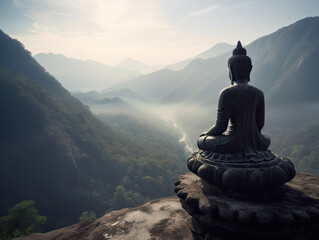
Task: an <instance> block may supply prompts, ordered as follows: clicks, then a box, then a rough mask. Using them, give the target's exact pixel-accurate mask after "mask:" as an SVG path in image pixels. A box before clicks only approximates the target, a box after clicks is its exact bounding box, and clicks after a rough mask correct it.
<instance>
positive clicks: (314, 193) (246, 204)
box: [175, 173, 319, 240]
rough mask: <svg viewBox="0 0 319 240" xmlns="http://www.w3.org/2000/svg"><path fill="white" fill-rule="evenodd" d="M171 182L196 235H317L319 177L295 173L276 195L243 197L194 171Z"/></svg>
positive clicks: (260, 237) (285, 236)
mask: <svg viewBox="0 0 319 240" xmlns="http://www.w3.org/2000/svg"><path fill="white" fill-rule="evenodd" d="M175 185H176V188H175V191H176V193H177V196H178V197H180V199H181V203H182V206H183V208H184V209H185V210H186V211H187V212H188V213H189V215H191V216H192V227H191V228H192V232H193V234H194V239H219V240H226V239H227V240H228V239H278V240H279V239H280V240H282V239H319V177H315V176H312V175H308V174H304V173H299V174H297V175H296V177H295V178H294V179H293V180H292V181H291V182H289V183H286V184H285V185H284V186H282V187H281V189H280V190H281V194H280V195H279V196H278V197H277V198H275V199H274V198H265V197H259V198H257V197H256V196H254V198H252V199H248V198H243V196H245V194H243V193H241V194H236V192H233V191H231V190H229V189H225V188H220V187H218V186H216V185H211V184H209V183H208V182H205V181H204V180H202V179H201V178H199V177H198V176H196V175H195V174H193V173H186V174H183V175H181V176H179V177H178V179H177V181H176V183H175ZM247 195H248V196H249V194H247Z"/></svg>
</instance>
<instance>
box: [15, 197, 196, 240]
mask: <svg viewBox="0 0 319 240" xmlns="http://www.w3.org/2000/svg"><path fill="white" fill-rule="evenodd" d="M190 223H191V217H190V216H189V215H188V214H187V213H186V211H185V210H184V209H183V208H182V207H181V204H180V201H179V199H178V198H177V197H166V198H160V199H156V200H153V201H150V202H148V203H146V204H144V205H142V206H139V207H136V208H124V209H121V210H119V211H113V212H110V213H107V214H105V215H104V216H103V217H101V218H99V219H97V220H95V221H94V222H89V223H78V224H74V225H72V226H69V227H65V228H61V229H57V230H54V231H51V232H47V233H34V234H31V235H28V236H25V237H23V238H16V240H17V239H21V240H22V239H23V240H48V239H54V240H64V239H68V240H81V239H85V240H97V239H112V240H117V239H118V240H129V239H138V240H147V239H192V234H191V231H190Z"/></svg>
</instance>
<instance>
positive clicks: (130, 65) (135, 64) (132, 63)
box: [114, 58, 163, 74]
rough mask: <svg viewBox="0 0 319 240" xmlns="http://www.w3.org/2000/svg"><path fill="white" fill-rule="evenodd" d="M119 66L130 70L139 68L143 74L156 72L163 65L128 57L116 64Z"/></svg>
mask: <svg viewBox="0 0 319 240" xmlns="http://www.w3.org/2000/svg"><path fill="white" fill-rule="evenodd" d="M114 67H117V68H125V69H130V70H137V71H139V72H141V73H143V74H147V73H151V72H155V71H157V70H159V69H161V68H162V67H163V66H161V65H148V64H145V63H142V62H139V61H136V60H134V59H132V58H126V59H124V60H123V61H122V62H120V63H118V64H116V65H114Z"/></svg>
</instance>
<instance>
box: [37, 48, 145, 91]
mask: <svg viewBox="0 0 319 240" xmlns="http://www.w3.org/2000/svg"><path fill="white" fill-rule="evenodd" d="M34 58H35V59H36V60H37V61H38V62H39V63H40V64H41V65H42V66H43V67H45V69H46V70H47V71H48V72H50V73H51V74H52V75H53V76H54V77H56V78H57V79H59V80H60V81H61V83H62V85H63V86H64V87H65V88H67V89H68V90H70V91H91V90H101V89H104V88H107V87H110V86H112V85H114V84H116V83H119V82H125V81H128V80H130V79H133V78H134V77H136V76H138V75H140V74H141V73H140V72H139V71H137V70H129V69H124V68H118V67H112V66H108V65H105V64H102V63H99V62H96V61H92V60H86V61H83V60H78V59H74V58H68V57H66V56H64V55H62V54H53V53H48V54H45V53H39V54H37V55H35V56H34ZM88 81H89V82H90V84H88Z"/></svg>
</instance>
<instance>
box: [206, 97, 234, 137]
mask: <svg viewBox="0 0 319 240" xmlns="http://www.w3.org/2000/svg"><path fill="white" fill-rule="evenodd" d="M227 99H228V96H227V93H226V92H225V91H223V92H221V94H220V95H219V100H218V109H217V120H216V123H215V125H214V126H212V127H211V128H210V129H209V130H208V131H207V132H206V134H205V135H208V136H213V135H220V134H222V133H224V132H225V131H226V129H227V127H228V120H229V118H230V109H229V108H230V105H229V104H228V101H227Z"/></svg>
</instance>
